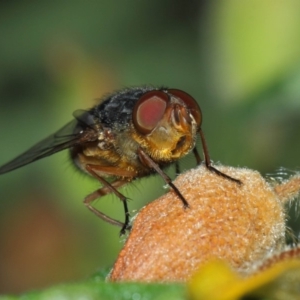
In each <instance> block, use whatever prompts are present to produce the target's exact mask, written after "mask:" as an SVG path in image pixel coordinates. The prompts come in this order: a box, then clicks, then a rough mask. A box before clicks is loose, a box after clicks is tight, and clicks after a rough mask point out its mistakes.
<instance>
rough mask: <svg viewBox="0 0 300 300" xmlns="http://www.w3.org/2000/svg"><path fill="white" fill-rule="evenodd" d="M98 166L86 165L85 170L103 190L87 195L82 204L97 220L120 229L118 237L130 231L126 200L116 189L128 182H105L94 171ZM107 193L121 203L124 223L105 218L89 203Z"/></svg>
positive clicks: (105, 216) (104, 215)
mask: <svg viewBox="0 0 300 300" xmlns="http://www.w3.org/2000/svg"><path fill="white" fill-rule="evenodd" d="M99 168H100V166H95V165H86V170H87V171H88V172H89V173H90V174H91V175H92V176H93V177H95V178H97V179H98V180H99V181H100V182H101V183H102V184H103V188H101V189H99V190H97V191H95V192H93V193H92V194H90V195H88V196H87V197H86V198H85V199H84V204H85V205H86V207H87V208H88V209H89V210H90V211H92V212H93V213H94V214H95V215H97V216H98V217H99V218H101V219H102V220H104V221H106V222H108V223H110V224H112V225H117V226H120V227H121V231H120V235H123V234H125V232H126V230H129V229H130V226H129V217H130V215H129V211H128V205H127V198H126V197H125V196H124V195H123V194H121V193H120V192H119V191H118V190H117V188H118V187H120V186H122V185H124V184H126V183H128V181H122V180H119V181H115V182H113V183H109V182H107V181H106V180H105V179H104V178H103V177H101V176H99V175H98V174H97V173H96V172H95V170H97V169H99ZM109 193H114V194H115V195H116V196H117V197H118V198H119V199H120V200H121V201H122V203H123V206H124V213H125V222H124V223H122V222H120V221H118V220H115V219H113V218H111V217H109V216H107V215H106V214H104V213H102V212H100V211H99V210H98V209H96V208H94V207H93V206H92V205H91V203H92V202H93V201H94V200H95V199H97V198H98V197H99V196H100V197H101V196H103V195H106V194H109Z"/></svg>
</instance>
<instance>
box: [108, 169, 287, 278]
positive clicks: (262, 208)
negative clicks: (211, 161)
mask: <svg viewBox="0 0 300 300" xmlns="http://www.w3.org/2000/svg"><path fill="white" fill-rule="evenodd" d="M217 168H218V170H220V171H222V172H223V173H225V174H227V175H230V176H231V177H233V178H237V179H240V180H241V181H242V183H243V184H242V185H238V184H237V183H235V182H233V181H230V180H228V179H226V178H223V177H221V176H218V175H216V174H215V173H213V172H210V171H209V170H207V169H206V168H205V167H204V166H200V167H198V168H196V169H192V170H190V171H188V172H186V173H184V174H182V175H180V176H178V177H177V179H176V180H175V181H174V184H175V185H176V186H177V188H178V189H179V190H180V192H181V193H182V194H183V196H184V197H185V199H186V200H187V201H188V203H189V205H190V207H189V208H187V209H184V208H183V205H182V202H181V201H180V199H179V198H178V197H177V196H176V194H175V193H174V191H172V190H170V191H169V193H167V194H166V195H164V196H162V197H160V198H159V199H157V200H155V201H153V202H151V203H149V204H148V205H146V206H145V207H144V208H143V209H142V210H141V211H140V212H139V214H138V215H137V216H136V219H135V221H134V224H133V228H132V230H131V232H130V235H129V237H128V239H127V241H126V243H125V245H124V248H123V249H122V251H121V252H120V254H119V257H118V258H117V261H116V263H115V265H114V267H113V270H112V271H111V274H110V277H109V280H111V281H147V282H172V281H186V280H188V279H189V278H190V277H191V276H192V275H193V273H194V272H195V271H196V270H197V269H198V268H199V266H200V265H201V264H202V263H204V262H206V261H208V260H209V259H211V258H220V259H223V260H226V261H227V262H229V264H230V265H231V266H232V267H233V268H234V269H236V270H238V271H240V272H242V273H244V272H246V273H247V270H248V268H249V267H250V265H251V264H253V263H254V262H257V261H260V260H262V259H263V258H265V257H266V256H267V255H268V254H269V253H271V252H273V251H278V250H280V249H281V248H282V247H283V245H284V237H285V213H284V208H283V204H282V202H281V200H280V199H279V196H278V195H277V194H276V193H275V191H274V189H273V187H272V186H271V185H269V184H268V183H267V182H266V181H265V179H264V178H263V177H262V176H261V175H260V174H259V173H258V172H257V171H253V170H250V169H246V168H233V167H225V166H218V167H217Z"/></svg>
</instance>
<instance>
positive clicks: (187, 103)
mask: <svg viewBox="0 0 300 300" xmlns="http://www.w3.org/2000/svg"><path fill="white" fill-rule="evenodd" d="M201 120H202V116H201V110H200V107H199V105H198V104H197V102H196V101H195V99H194V98H193V97H191V96H190V95H189V94H187V93H185V92H183V91H181V90H177V89H166V90H152V91H149V92H146V93H145V94H143V95H142V96H141V97H140V99H139V100H138V101H137V103H136V104H135V106H134V109H133V114H132V121H133V127H134V130H133V131H134V133H133V137H134V139H135V140H136V141H137V142H138V143H139V144H140V145H141V147H142V148H143V150H144V151H146V152H147V153H148V154H149V155H150V156H151V157H152V158H153V159H154V160H157V161H166V162H171V161H175V160H177V159H179V158H181V157H183V156H184V155H186V154H187V153H188V152H189V151H191V149H193V147H194V146H195V143H196V134H197V132H198V130H199V129H200V126H201Z"/></svg>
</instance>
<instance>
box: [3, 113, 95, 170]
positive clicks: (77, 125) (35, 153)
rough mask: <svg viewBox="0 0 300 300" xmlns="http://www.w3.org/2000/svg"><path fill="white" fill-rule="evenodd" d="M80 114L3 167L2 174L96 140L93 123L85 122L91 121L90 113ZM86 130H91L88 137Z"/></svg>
mask: <svg viewBox="0 0 300 300" xmlns="http://www.w3.org/2000/svg"><path fill="white" fill-rule="evenodd" d="M80 112H81V115H80V116H79V111H76V116H75V113H74V116H75V117H76V120H72V121H71V122H69V123H67V124H66V125H65V126H64V127H62V128H61V129H60V130H58V131H57V132H56V133H54V134H52V135H50V136H49V137H47V138H46V139H44V140H42V141H41V142H39V143H37V144H36V145H34V146H33V147H31V148H30V149H28V150H27V151H25V152H24V153H22V154H21V155H19V156H17V157H16V158H15V159H13V160H12V161H10V162H8V163H6V164H5V165H3V166H1V167H0V174H4V173H7V172H10V171H12V170H14V169H17V168H20V167H22V166H25V165H27V164H29V163H32V162H34V161H36V160H38V159H41V158H43V157H46V156H49V155H52V154H54V153H56V152H59V151H62V150H64V149H67V148H71V147H73V146H75V145H76V144H79V143H85V142H91V141H93V140H96V139H97V136H98V135H97V132H96V130H95V129H93V128H92V124H91V122H89V123H90V124H84V120H86V119H87V118H88V119H90V117H87V115H88V112H84V111H80ZM85 130H89V134H88V135H86V134H85V133H86V131H85ZM91 132H93V134H91Z"/></svg>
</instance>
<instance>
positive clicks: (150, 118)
mask: <svg viewBox="0 0 300 300" xmlns="http://www.w3.org/2000/svg"><path fill="white" fill-rule="evenodd" d="M168 101H169V97H168V95H167V94H165V93H164V92H161V91H151V92H147V93H145V94H144V95H143V96H142V97H141V98H140V99H139V100H138V101H137V103H136V104H135V106H134V109H133V115H132V120H133V124H134V126H135V128H136V129H137V130H138V131H139V132H140V133H142V134H147V133H150V132H151V131H152V130H153V129H154V128H155V127H156V125H157V124H158V122H159V121H160V120H161V119H162V117H163V115H164V113H165V110H166V107H167V103H168Z"/></svg>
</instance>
